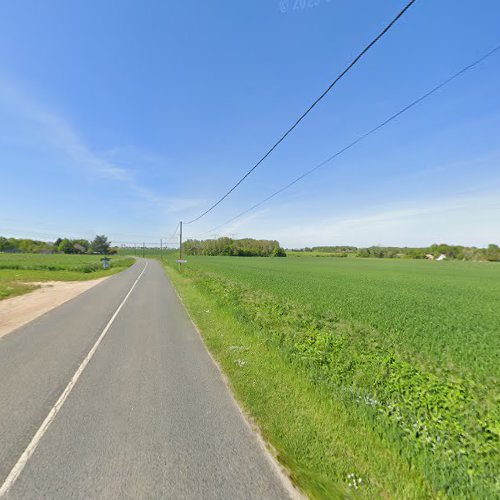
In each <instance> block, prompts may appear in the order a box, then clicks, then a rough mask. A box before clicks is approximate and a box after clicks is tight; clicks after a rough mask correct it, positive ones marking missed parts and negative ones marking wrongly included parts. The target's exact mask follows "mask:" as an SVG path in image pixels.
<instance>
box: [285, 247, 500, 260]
mask: <svg viewBox="0 0 500 500" xmlns="http://www.w3.org/2000/svg"><path fill="white" fill-rule="evenodd" d="M293 251H294V252H305V253H306V252H324V253H338V254H352V255H355V256H356V257H365V258H370V257H372V258H379V259H397V258H407V259H426V258H429V257H431V256H432V257H433V258H436V257H439V256H440V255H445V256H446V258H447V259H457V260H475V261H491V262H495V261H500V248H499V247H498V245H495V244H493V243H492V244H490V245H488V246H487V247H486V248H478V247H467V246H463V245H448V244H446V243H441V244H437V243H434V244H433V245H430V246H428V247H382V246H371V247H367V248H358V247H353V246H346V245H344V246H320V247H305V248H300V249H294V250H293Z"/></svg>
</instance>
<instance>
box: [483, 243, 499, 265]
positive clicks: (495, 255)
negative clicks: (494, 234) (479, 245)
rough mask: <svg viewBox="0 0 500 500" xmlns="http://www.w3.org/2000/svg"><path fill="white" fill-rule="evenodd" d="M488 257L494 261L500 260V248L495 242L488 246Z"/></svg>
mask: <svg viewBox="0 0 500 500" xmlns="http://www.w3.org/2000/svg"><path fill="white" fill-rule="evenodd" d="M486 258H487V259H488V260H490V261H493V262H494V261H497V260H500V248H499V247H498V245H494V244H493V243H491V244H490V245H488V248H487V250H486Z"/></svg>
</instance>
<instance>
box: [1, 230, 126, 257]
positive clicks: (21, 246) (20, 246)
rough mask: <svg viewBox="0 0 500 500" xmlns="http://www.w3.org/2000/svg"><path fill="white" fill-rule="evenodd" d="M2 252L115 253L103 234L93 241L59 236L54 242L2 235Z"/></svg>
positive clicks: (114, 249)
mask: <svg viewBox="0 0 500 500" xmlns="http://www.w3.org/2000/svg"><path fill="white" fill-rule="evenodd" d="M0 252H5V253H66V254H89V253H90V254H92V253H98V254H115V253H116V252H117V249H116V248H112V247H111V242H109V241H108V238H107V237H106V236H105V235H103V234H101V235H97V236H96V237H95V238H94V239H93V240H92V241H89V240H86V239H69V238H57V240H56V241H54V242H47V241H39V240H33V239H30V238H5V237H3V236H0Z"/></svg>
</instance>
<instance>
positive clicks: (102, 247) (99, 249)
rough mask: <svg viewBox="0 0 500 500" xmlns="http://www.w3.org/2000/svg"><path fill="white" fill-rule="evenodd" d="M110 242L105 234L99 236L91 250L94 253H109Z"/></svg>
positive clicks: (91, 245) (92, 244)
mask: <svg viewBox="0 0 500 500" xmlns="http://www.w3.org/2000/svg"><path fill="white" fill-rule="evenodd" d="M109 247H110V242H109V241H108V238H107V237H106V236H104V234H101V235H97V236H96V237H95V238H94V241H93V242H92V243H91V244H90V248H91V249H92V251H93V252H94V253H103V254H108V253H109Z"/></svg>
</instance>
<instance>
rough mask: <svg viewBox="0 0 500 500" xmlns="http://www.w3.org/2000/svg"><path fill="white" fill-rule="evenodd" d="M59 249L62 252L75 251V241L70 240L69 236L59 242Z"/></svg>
mask: <svg viewBox="0 0 500 500" xmlns="http://www.w3.org/2000/svg"><path fill="white" fill-rule="evenodd" d="M57 251H58V252H62V253H75V248H74V246H73V242H72V241H71V240H68V238H64V240H62V241H61V243H59V246H58V247H57Z"/></svg>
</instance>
